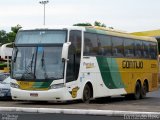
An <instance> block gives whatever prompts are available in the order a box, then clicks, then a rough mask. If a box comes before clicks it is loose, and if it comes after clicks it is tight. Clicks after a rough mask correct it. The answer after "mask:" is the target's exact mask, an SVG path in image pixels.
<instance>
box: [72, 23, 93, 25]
mask: <svg viewBox="0 0 160 120" xmlns="http://www.w3.org/2000/svg"><path fill="white" fill-rule="evenodd" d="M73 26H92V24H91V23H77V24H74V25H73Z"/></svg>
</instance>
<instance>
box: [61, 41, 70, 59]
mask: <svg viewBox="0 0 160 120" xmlns="http://www.w3.org/2000/svg"><path fill="white" fill-rule="evenodd" d="M70 45H71V42H67V43H64V44H63V48H62V56H61V58H62V60H63V59H64V60H68V50H69V46H70Z"/></svg>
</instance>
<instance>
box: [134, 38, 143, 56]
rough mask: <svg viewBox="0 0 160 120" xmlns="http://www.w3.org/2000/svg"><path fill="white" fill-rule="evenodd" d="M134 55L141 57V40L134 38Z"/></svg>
mask: <svg viewBox="0 0 160 120" xmlns="http://www.w3.org/2000/svg"><path fill="white" fill-rule="evenodd" d="M135 57H137V58H141V57H142V41H139V40H135Z"/></svg>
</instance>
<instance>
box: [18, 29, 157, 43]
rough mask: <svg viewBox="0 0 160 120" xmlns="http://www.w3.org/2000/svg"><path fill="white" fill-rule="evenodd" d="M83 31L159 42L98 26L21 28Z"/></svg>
mask: <svg viewBox="0 0 160 120" xmlns="http://www.w3.org/2000/svg"><path fill="white" fill-rule="evenodd" d="M57 29H62V30H65V29H67V30H82V31H86V32H91V33H99V34H105V35H112V36H119V37H125V38H133V39H139V40H146V41H153V42H157V40H156V39H155V38H154V37H147V36H138V35H134V34H131V33H127V32H125V31H121V30H116V29H112V28H104V27H98V26H53V27H50V26H49V27H47V26H46V27H44V26H43V27H37V28H35V27H34V28H21V29H20V31H21V30H22V31H23V30H57Z"/></svg>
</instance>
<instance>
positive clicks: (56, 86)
mask: <svg viewBox="0 0 160 120" xmlns="http://www.w3.org/2000/svg"><path fill="white" fill-rule="evenodd" d="M63 87H64V83H60V84H54V85H51V86H50V89H58V88H63Z"/></svg>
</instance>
